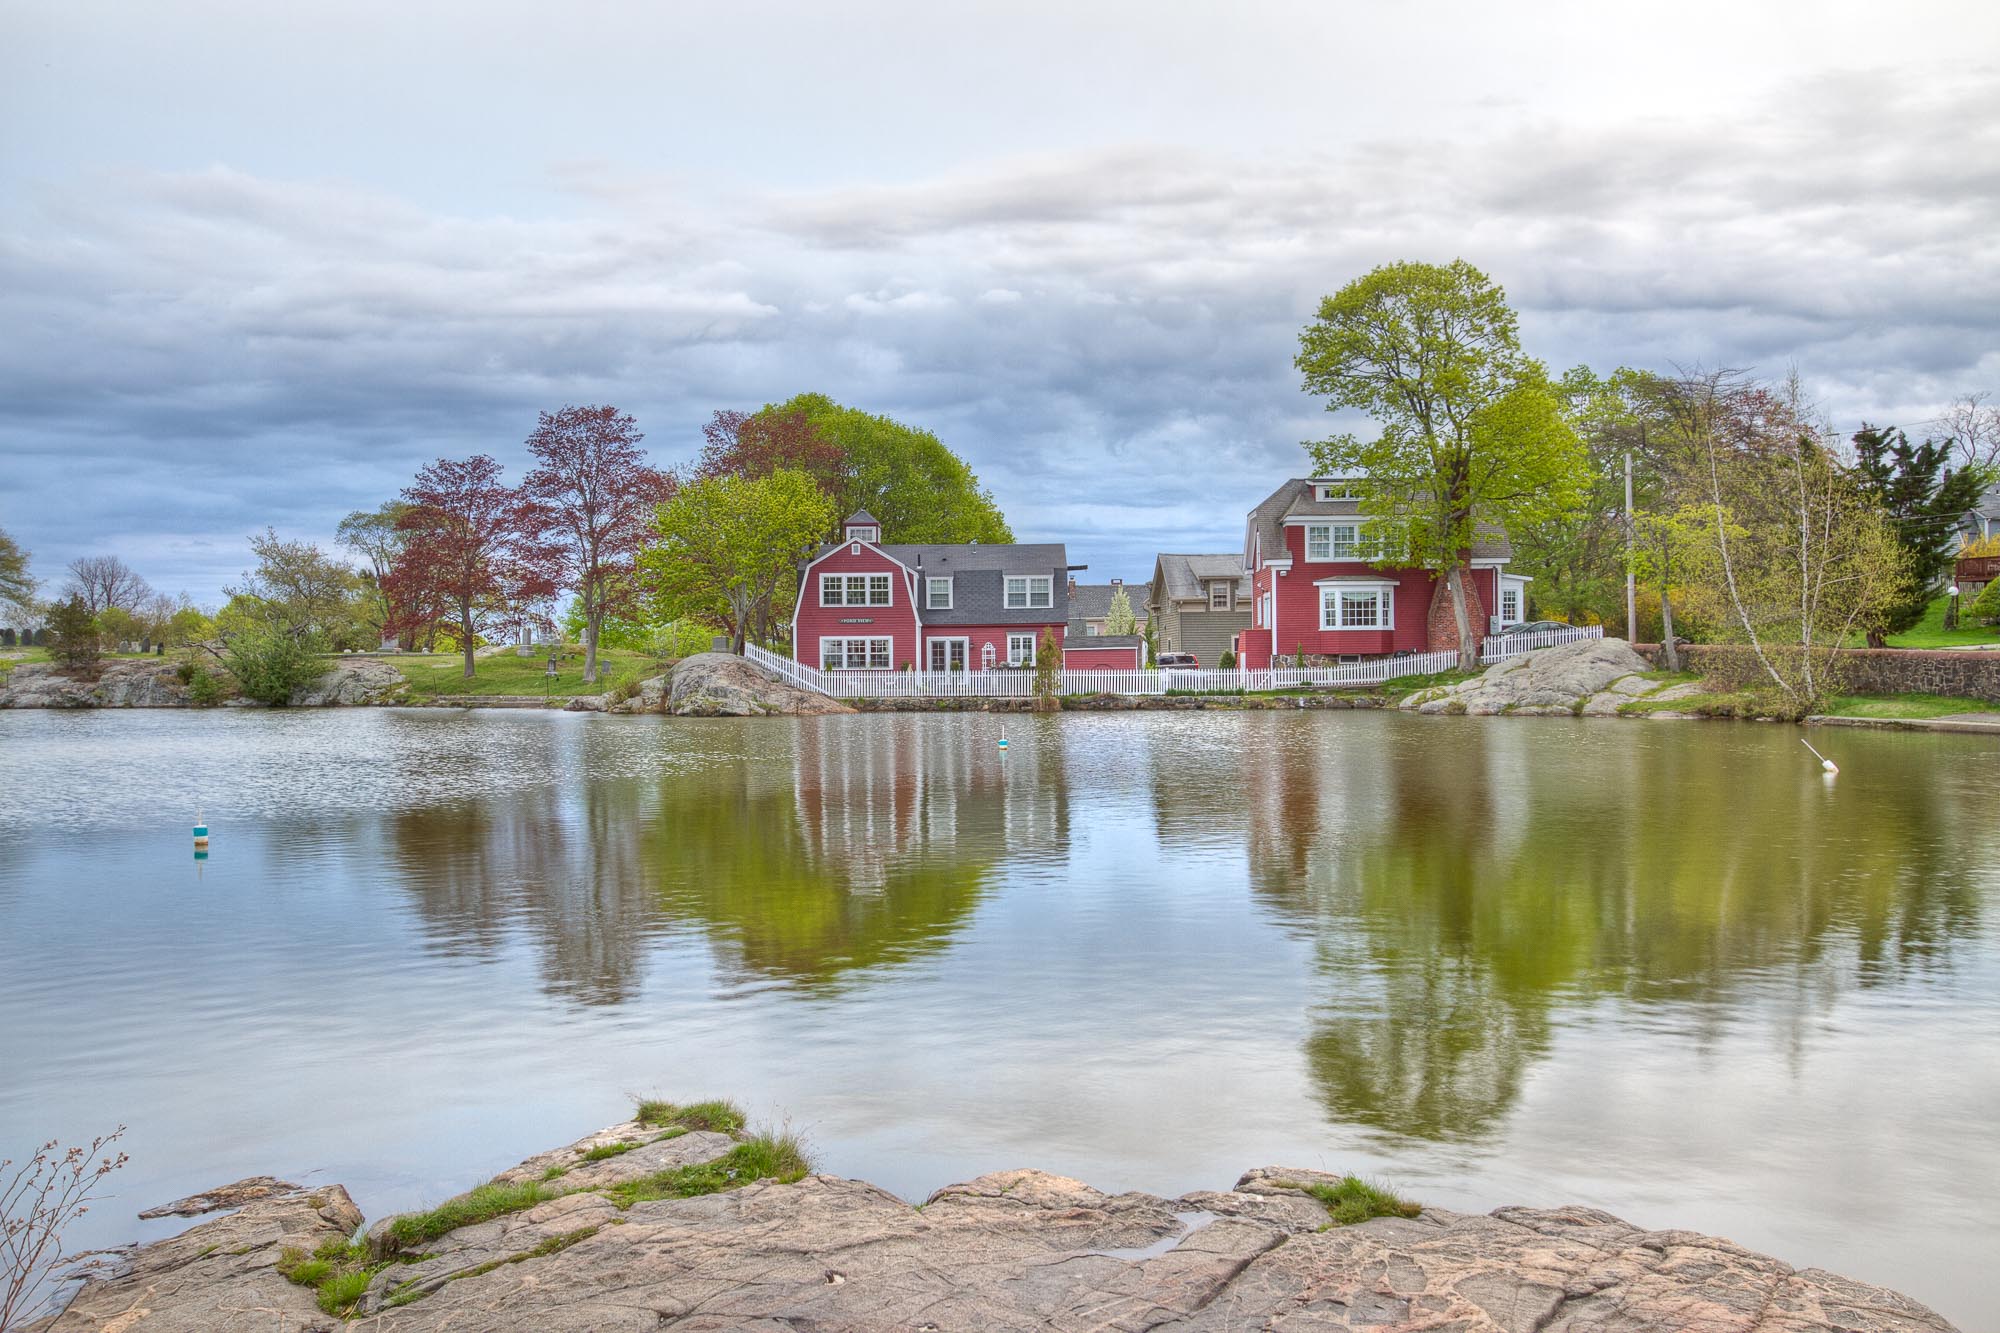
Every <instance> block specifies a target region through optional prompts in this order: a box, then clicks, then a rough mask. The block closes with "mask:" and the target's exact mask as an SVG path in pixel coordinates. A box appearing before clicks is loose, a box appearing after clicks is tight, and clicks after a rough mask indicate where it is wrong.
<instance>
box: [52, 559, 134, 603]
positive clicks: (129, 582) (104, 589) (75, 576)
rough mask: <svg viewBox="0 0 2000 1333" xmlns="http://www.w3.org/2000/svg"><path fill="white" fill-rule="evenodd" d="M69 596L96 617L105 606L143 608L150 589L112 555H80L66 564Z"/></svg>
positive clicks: (122, 562)
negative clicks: (67, 566) (77, 600)
mask: <svg viewBox="0 0 2000 1333" xmlns="http://www.w3.org/2000/svg"><path fill="white" fill-rule="evenodd" d="M68 591H69V593H70V594H71V595H72V596H76V597H81V598H82V599H83V604H84V605H85V606H87V607H89V608H90V613H91V614H92V615H96V614H97V613H98V612H100V611H103V610H105V609H106V608H108V607H113V606H119V607H124V608H125V609H126V610H128V611H130V610H132V609H134V608H136V607H140V606H143V605H145V603H146V599H147V598H149V597H151V596H152V595H153V590H152V588H151V587H150V586H148V584H147V583H146V580H144V579H142V578H140V577H139V574H138V571H137V570H135V569H133V568H132V567H131V566H130V565H128V564H126V563H125V562H124V561H123V560H120V559H119V558H118V557H117V556H115V555H86V556H79V557H78V558H76V559H75V560H72V561H70V562H69V589H68Z"/></svg>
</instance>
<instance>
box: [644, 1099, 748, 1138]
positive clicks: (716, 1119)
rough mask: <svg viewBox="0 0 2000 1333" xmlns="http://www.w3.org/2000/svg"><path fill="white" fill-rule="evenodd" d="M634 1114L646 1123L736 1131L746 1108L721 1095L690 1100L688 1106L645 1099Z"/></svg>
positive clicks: (727, 1131)
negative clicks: (719, 1096) (720, 1097)
mask: <svg viewBox="0 0 2000 1333" xmlns="http://www.w3.org/2000/svg"><path fill="white" fill-rule="evenodd" d="M632 1118H633V1119H634V1120H637V1121H638V1122H639V1123H640V1124H642V1125H654V1126H658V1127H666V1126H669V1125H678V1126H680V1127H681V1128H682V1129H706V1130H713V1131H714V1132H716V1133H718V1134H734V1133H736V1132H737V1131H738V1130H740V1129H742V1128H743V1125H744V1119H743V1108H742V1107H740V1106H738V1105H737V1104H736V1103H735V1102H731V1101H723V1100H719V1099H718V1100H714V1101H706V1102H690V1103H688V1104H687V1105H686V1106H681V1105H677V1104H676V1103H674V1102H662V1101H641V1102H640V1103H639V1109H638V1110H637V1111H636V1112H634V1113H633V1116H632Z"/></svg>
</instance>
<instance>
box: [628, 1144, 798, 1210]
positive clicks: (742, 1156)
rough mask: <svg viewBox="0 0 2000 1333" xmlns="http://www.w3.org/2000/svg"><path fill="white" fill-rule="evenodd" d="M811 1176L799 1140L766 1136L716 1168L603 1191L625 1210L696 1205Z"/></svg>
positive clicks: (681, 1170)
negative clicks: (667, 1202) (660, 1203)
mask: <svg viewBox="0 0 2000 1333" xmlns="http://www.w3.org/2000/svg"><path fill="white" fill-rule="evenodd" d="M811 1171H812V1159H811V1157H810V1156H808V1154H807V1153H806V1150H805V1145H804V1144H803V1143H801V1142H800V1141H799V1138H798V1136H797V1135H796V1134H793V1133H791V1132H790V1131H789V1130H787V1131H784V1132H782V1133H779V1132H775V1131H767V1132H765V1133H762V1134H759V1135H757V1136H756V1137H755V1138H751V1139H747V1140H745V1141H744V1142H742V1143H739V1144H737V1145H736V1146H735V1147H734V1148H731V1149H730V1150H729V1151H728V1152H727V1153H725V1154H724V1155H723V1156H721V1157H718V1158H717V1159H716V1160H714V1161H713V1162H697V1163H694V1164H692V1165H689V1166H676V1167H670V1168H669V1169H667V1170H665V1171H656V1172H654V1173H653V1174H652V1175H650V1176H641V1177H639V1178H638V1179H636V1180H624V1181H620V1182H619V1183H617V1184H615V1185H609V1186H606V1187H605V1188H604V1189H603V1190H601V1191H599V1192H600V1193H602V1194H603V1195H604V1197H605V1198H607V1199H609V1200H611V1202H613V1203H615V1204H617V1205H618V1206H619V1207H620V1208H630V1207H631V1206H632V1205H633V1204H635V1203H646V1202H648V1201H650V1200H653V1199H692V1198H694V1197H696V1196H697V1195H702V1194H720V1193H722V1192H723V1191H724V1190H733V1189H741V1188H742V1187H743V1186H745V1185H748V1184H750V1183H751V1182H752V1181H757V1180H776V1181H778V1182H779V1183H780V1184H786V1185H789V1184H791V1183H792V1182H793V1181H795V1180H799V1179H802V1178H803V1177H805V1176H806V1175H808V1174H810V1173H811Z"/></svg>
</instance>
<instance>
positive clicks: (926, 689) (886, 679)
mask: <svg viewBox="0 0 2000 1333" xmlns="http://www.w3.org/2000/svg"><path fill="white" fill-rule="evenodd" d="M1603 637H1604V629H1603V627H1602V626H1600V625H1587V626H1577V627H1575V628H1570V629H1561V630H1545V631H1539V632H1537V633H1534V634H1515V635H1503V636H1498V637H1494V638H1489V639H1487V640H1486V643H1485V645H1484V647H1483V648H1482V650H1481V652H1480V661H1482V662H1486V663H1492V662H1498V661H1500V660H1501V659H1503V658H1507V657H1515V656H1519V655H1520V654H1522V653H1528V652H1533V651H1535V650H1536V649H1538V648H1552V647H1554V646H1555V645H1557V644H1560V643H1574V642H1575V641H1576V640H1578V639H1601V638H1603ZM743 655H744V656H745V657H747V658H749V659H750V660H751V661H752V662H755V663H756V664H757V665H759V666H761V667H764V668H766V669H768V670H770V671H772V672H775V673H776V674H777V675H778V676H780V677H782V678H783V679H785V680H788V681H791V682H792V683H793V684H794V685H801V686H804V687H805V688H806V689H809V690H816V691H818V692H819V693H821V694H826V695H831V696H832V697H834V698H836V699H963V698H977V699H1026V698H1031V697H1032V696H1033V695H1034V692H1035V673H1034V672H1033V671H1032V670H995V671H821V670H820V669H819V668H817V667H810V666H807V665H805V664H804V663H803V662H794V661H792V660H791V659H790V658H789V657H780V656H778V654H776V653H773V652H768V651H766V650H765V649H762V648H759V647H758V646H757V645H756V644H754V643H753V644H747V645H745V646H744V649H743ZM1457 665H1458V653H1457V652H1455V651H1447V652H1441V653H1411V654H1408V655H1406V656H1403V657H1378V658H1375V659H1373V660H1371V661H1367V662H1357V663H1355V664H1354V665H1352V666H1308V667H1291V666H1280V667H1272V668H1268V669H1265V670H1261V671H1252V670H1247V669H1244V670H1232V671H1218V670H1203V671H1188V670H1181V669H1171V670H1165V671H1162V670H1148V671H1064V672H1063V673H1062V683H1061V685H1060V686H1058V689H1059V690H1060V692H1061V693H1063V694H1165V693H1167V692H1168V691H1169V690H1173V691H1176V692H1185V693H1190V694H1226V693H1234V692H1236V691H1239V690H1282V689H1292V688H1296V687H1299V686H1319V687H1323V688H1325V687H1338V686H1342V685H1379V684H1380V683H1381V682H1383V681H1385V680H1394V679H1395V678H1397V677H1399V676H1428V675H1431V674H1433V673H1434V672H1439V671H1449V670H1451V669H1452V668H1453V667H1455V666H1457Z"/></svg>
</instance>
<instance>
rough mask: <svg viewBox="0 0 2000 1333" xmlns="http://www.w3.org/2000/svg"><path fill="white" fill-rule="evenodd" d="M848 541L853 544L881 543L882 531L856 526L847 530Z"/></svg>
mask: <svg viewBox="0 0 2000 1333" xmlns="http://www.w3.org/2000/svg"><path fill="white" fill-rule="evenodd" d="M847 540H849V541H851V542H879V541H881V540H882V529H880V528H865V527H862V526H860V525H859V524H856V525H855V526H854V527H851V528H849V529H848V530H847Z"/></svg>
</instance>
